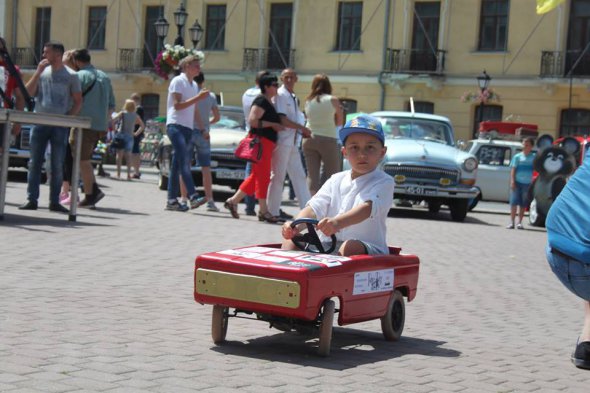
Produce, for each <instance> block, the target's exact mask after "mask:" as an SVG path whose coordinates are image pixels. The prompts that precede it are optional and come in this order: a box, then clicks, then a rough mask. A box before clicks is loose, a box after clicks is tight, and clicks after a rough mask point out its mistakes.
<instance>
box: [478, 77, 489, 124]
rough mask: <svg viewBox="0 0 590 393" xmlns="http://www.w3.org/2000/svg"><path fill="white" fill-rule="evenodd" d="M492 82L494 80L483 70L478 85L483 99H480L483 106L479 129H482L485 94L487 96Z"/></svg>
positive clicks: (480, 108) (480, 111)
mask: <svg viewBox="0 0 590 393" xmlns="http://www.w3.org/2000/svg"><path fill="white" fill-rule="evenodd" d="M491 80H492V78H491V77H490V76H489V75H488V73H487V72H486V70H483V72H482V73H481V75H479V76H478V77H477V84H478V86H479V90H480V92H481V99H480V102H481V104H480V105H479V127H481V122H482V121H483V108H484V106H485V98H484V94H485V92H486V90H487V89H488V86H489V85H490V81H491ZM479 127H478V128H479Z"/></svg>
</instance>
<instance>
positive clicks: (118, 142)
mask: <svg viewBox="0 0 590 393" xmlns="http://www.w3.org/2000/svg"><path fill="white" fill-rule="evenodd" d="M111 147H112V148H113V149H124V148H125V138H124V137H123V134H121V133H120V132H117V133H116V134H115V137H114V138H113V140H112V141H111Z"/></svg>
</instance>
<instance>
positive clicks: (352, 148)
mask: <svg viewBox="0 0 590 393" xmlns="http://www.w3.org/2000/svg"><path fill="white" fill-rule="evenodd" d="M386 152H387V148H386V147H385V146H383V144H382V143H381V141H380V140H379V139H377V137H375V136H373V135H369V134H363V133H354V134H350V135H349V136H348V138H346V141H345V143H344V146H343V147H342V154H343V155H344V157H345V158H346V159H348V162H350V166H351V168H352V178H353V179H354V178H356V177H358V176H361V175H364V174H366V173H369V172H371V171H373V170H374V169H375V168H377V166H378V165H379V162H381V160H382V159H383V157H384V156H385V153H386Z"/></svg>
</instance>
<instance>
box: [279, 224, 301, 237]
mask: <svg viewBox="0 0 590 393" xmlns="http://www.w3.org/2000/svg"><path fill="white" fill-rule="evenodd" d="M292 222H293V221H285V223H284V224H283V227H282V234H283V238H284V239H287V240H291V239H293V236H296V235H298V234H299V229H298V228H291V223H292Z"/></svg>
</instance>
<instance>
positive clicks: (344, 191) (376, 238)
mask: <svg viewBox="0 0 590 393" xmlns="http://www.w3.org/2000/svg"><path fill="white" fill-rule="evenodd" d="M394 185H395V182H394V180H393V177H391V176H389V175H388V174H386V173H385V172H383V171H382V170H381V169H375V170H374V171H373V172H370V173H367V174H366V175H362V176H359V177H357V178H356V179H354V180H352V177H351V171H350V170H348V171H342V172H338V173H335V174H334V175H332V176H331V177H330V178H329V179H328V180H327V181H326V182H325V183H324V185H323V186H322V187H321V188H320V190H319V191H318V192H317V193H316V194H315V195H314V196H313V197H312V198H311V199H310V200H309V202H307V206H309V207H311V208H312V209H313V212H314V213H315V215H316V217H317V219H318V221H319V220H321V219H323V218H326V217H335V216H337V215H339V214H342V213H346V212H347V211H349V210H351V209H352V208H353V207H355V206H358V205H360V204H362V203H364V202H367V201H372V202H373V203H372V209H371V215H370V216H369V218H367V219H366V220H364V221H363V222H360V223H358V224H355V225H351V226H349V227H346V228H344V229H342V230H340V232H338V233H336V239H337V240H338V241H345V240H352V239H354V240H360V241H362V242H365V243H369V244H372V245H374V246H375V247H376V248H377V249H379V250H380V251H381V252H382V253H383V254H389V249H388V248H387V241H386V232H387V228H386V225H385V220H386V218H387V214H388V213H389V209H390V208H391V205H392V204H393V189H394ZM318 235H319V236H320V239H321V241H322V243H324V242H330V241H331V240H330V238H329V237H327V236H325V235H324V234H323V233H322V232H321V231H318Z"/></svg>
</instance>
